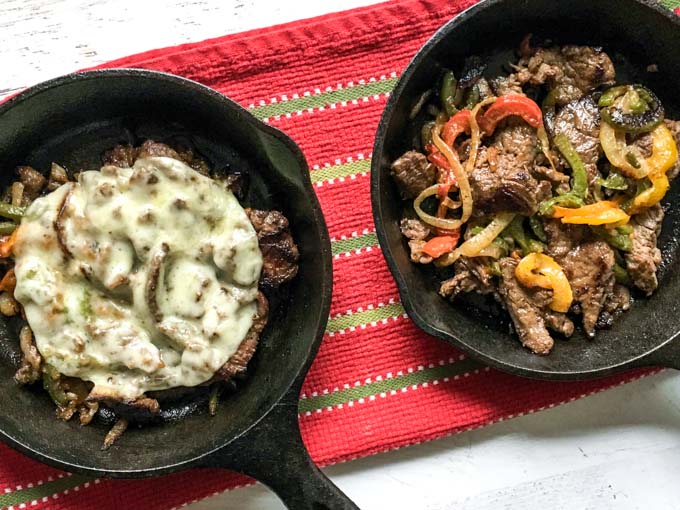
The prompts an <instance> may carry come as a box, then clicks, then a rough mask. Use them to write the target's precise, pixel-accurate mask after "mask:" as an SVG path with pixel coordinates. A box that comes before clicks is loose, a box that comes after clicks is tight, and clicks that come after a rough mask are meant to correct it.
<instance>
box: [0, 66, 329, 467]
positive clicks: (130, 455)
mask: <svg viewBox="0 0 680 510" xmlns="http://www.w3.org/2000/svg"><path fill="white" fill-rule="evenodd" d="M147 138H152V139H155V140H158V141H167V140H171V139H180V140H181V139H184V140H185V141H188V142H190V144H191V145H193V146H194V147H195V148H196V149H197V150H198V151H199V152H200V153H201V155H202V156H204V157H205V158H206V159H207V160H208V162H209V163H210V164H211V166H212V167H213V168H218V169H224V168H231V169H232V170H235V169H239V170H243V171H246V172H247V173H248V174H249V176H250V178H251V179H250V180H251V185H250V196H249V197H248V199H247V200H246V201H244V202H245V204H247V205H252V206H255V207H259V208H277V209H279V210H281V211H283V212H284V214H285V215H286V216H287V217H288V219H289V220H290V224H291V229H292V232H293V236H294V238H295V240H296V242H297V243H298V246H299V248H300V252H301V259H300V266H299V267H300V271H299V274H298V276H297V277H296V278H295V279H294V280H293V281H292V282H291V283H290V284H289V285H288V286H287V289H286V292H285V294H281V295H276V296H273V298H272V299H271V302H270V304H271V316H270V320H269V324H268V326H267V328H266V329H265V331H264V333H263V334H262V336H261V338H260V346H259V348H258V350H257V353H256V355H255V357H254V359H253V360H252V361H251V365H250V371H249V372H250V376H249V377H248V378H247V379H246V380H245V381H243V382H242V383H240V387H239V390H238V391H237V392H235V393H233V394H231V395H229V396H228V397H227V398H226V399H223V403H222V405H221V406H220V407H219V411H218V415H217V416H216V417H214V418H211V417H209V416H207V413H205V412H204V411H203V410H204V409H205V396H203V398H198V399H195V398H194V399H189V400H184V401H177V402H174V403H164V404H163V406H164V408H165V412H164V421H165V422H166V423H165V424H162V425H157V426H149V427H145V428H142V429H139V430H131V431H128V432H127V433H126V434H125V436H124V437H123V439H121V440H120V441H119V442H118V443H116V445H114V447H113V448H111V450H110V451H108V452H101V451H100V450H99V449H100V447H101V444H102V440H103V437H104V434H105V433H106V431H107V425H105V424H104V423H100V424H97V423H94V424H93V425H91V426H89V427H82V428H81V427H80V426H79V425H78V424H77V423H76V422H77V420H73V421H72V422H69V423H63V422H60V421H57V420H56V418H55V416H54V406H53V404H52V402H51V401H50V399H49V397H48V396H47V394H46V393H45V392H44V391H42V390H41V389H39V388H35V389H34V390H29V389H26V388H23V387H20V386H18V385H17V384H16V383H15V382H14V381H13V374H14V371H15V369H16V367H17V366H18V360H19V354H18V346H17V338H18V337H17V324H16V323H15V322H14V321H6V320H3V321H0V395H1V397H0V400H1V401H2V407H3V409H2V412H0V434H2V433H4V434H5V435H6V436H7V438H8V439H10V441H11V442H13V443H14V444H15V445H16V446H19V447H20V448H23V449H25V450H30V451H31V452H32V453H33V455H34V456H37V457H39V458H41V459H43V460H47V461H51V462H52V463H55V462H57V463H60V465H62V466H64V467H67V468H70V469H72V470H74V469H75V470H79V469H80V470H83V469H86V470H98V471H100V474H102V473H106V474H110V475H116V476H123V475H125V476H130V475H134V474H146V475H150V474H157V473H158V472H159V471H165V470H168V469H170V468H172V467H176V466H178V465H180V464H183V463H187V462H189V461H191V460H193V459H197V458H198V457H200V456H202V455H204V454H206V453H207V452H209V451H212V450H213V449H215V448H218V447H220V446H223V445H224V444H226V443H228V442H229V441H231V440H232V439H234V438H236V437H237V436H238V435H240V434H242V433H243V432H244V431H245V430H247V429H248V427H249V426H251V425H252V424H253V423H255V422H256V421H257V420H258V419H259V418H260V417H262V416H263V415H264V414H265V413H266V412H267V411H268V410H269V409H270V408H271V407H272V406H273V405H274V404H275V403H276V402H277V401H278V400H279V399H280V398H281V396H282V395H283V394H284V393H285V392H286V390H287V389H288V388H289V387H290V386H291V383H292V382H293V381H294V380H295V379H296V377H297V375H298V374H300V373H301V372H303V371H304V370H306V368H307V367H308V364H309V363H310V362H311V358H312V356H313V354H314V352H315V349H316V347H317V345H318V341H317V340H318V337H319V336H320V335H319V329H320V328H322V325H323V324H325V319H326V317H327V315H328V305H329V301H330V281H331V273H330V265H331V263H330V254H329V250H328V241H327V234H326V231H325V225H324V223H323V219H322V217H321V213H320V210H319V207H318V202H317V201H316V199H315V196H314V193H313V190H312V188H311V184H310V182H309V177H308V169H307V166H306V164H305V162H304V159H303V158H302V156H301V154H300V152H299V149H297V148H296V147H295V146H294V144H293V143H292V142H290V140H288V139H287V138H286V137H285V136H283V135H282V134H281V133H280V132H278V131H277V130H275V129H273V128H269V127H268V126H263V125H262V124H261V123H259V121H256V120H255V119H254V118H253V117H252V116H250V115H249V114H247V113H246V112H245V110H243V109H242V108H240V107H238V106H237V105H236V104H235V103H233V102H231V101H229V100H227V99H225V98H224V97H223V96H221V95H219V94H218V93H216V92H214V91H211V90H210V89H207V88H206V87H203V86H201V85H198V84H195V83H193V82H190V81H188V80H182V79H180V78H177V77H171V76H169V75H163V74H161V73H150V72H145V71H139V70H116V71H103V72H101V71H100V72H91V73H84V74H82V75H75V76H71V77H65V78H60V79H57V80H54V81H52V82H47V83H46V84H44V85H40V86H38V87H35V88H34V89H31V90H30V91H29V92H27V93H25V94H23V95H22V96H20V97H18V98H16V99H15V100H13V101H11V102H9V103H8V104H6V105H3V106H1V107H0V161H2V164H3V170H4V171H3V174H2V177H1V179H2V184H3V185H6V184H7V183H8V182H10V181H11V179H12V170H13V168H14V167H15V166H16V165H18V164H30V165H32V166H34V167H36V168H38V169H42V170H45V169H49V165H50V162H52V161H56V162H59V163H62V164H63V165H64V166H66V167H67V168H68V169H70V170H74V171H75V170H78V169H82V168H98V167H99V166H100V155H101V153H102V151H104V150H105V149H107V148H110V147H112V146H113V145H115V144H116V143H120V142H131V143H133V144H134V143H137V144H138V143H141V142H142V141H143V140H145V139H147ZM182 415H188V416H186V418H185V419H182V420H176V418H178V417H179V416H182ZM142 470H146V471H147V472H146V473H141V471H142Z"/></svg>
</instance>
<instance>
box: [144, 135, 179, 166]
mask: <svg viewBox="0 0 680 510" xmlns="http://www.w3.org/2000/svg"><path fill="white" fill-rule="evenodd" d="M157 157H164V158H173V159H177V160H179V161H183V160H182V158H181V157H180V155H179V154H178V153H177V151H176V150H175V149H173V148H172V147H170V146H169V145H166V144H164V143H159V142H154V141H153V140H147V141H146V142H144V143H143V144H142V146H141V147H140V148H139V150H138V152H137V157H136V158H135V159H142V158H157Z"/></svg>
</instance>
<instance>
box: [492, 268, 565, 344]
mask: <svg viewBox="0 0 680 510" xmlns="http://www.w3.org/2000/svg"><path fill="white" fill-rule="evenodd" d="M500 266H501V282H500V285H499V288H498V291H499V293H500V296H501V299H502V301H503V303H504V304H505V307H506V308H507V310H508V312H509V313H510V317H511V318H512V322H513V324H514V325H515V330H516V331H517V335H518V336H519V339H520V341H521V342H522V345H523V346H524V347H527V348H528V349H531V350H532V351H533V352H534V353H536V354H548V353H549V352H550V350H551V349H552V347H553V344H554V341H553V339H552V337H551V336H550V333H548V329H547V327H546V323H545V320H544V318H543V314H542V312H541V308H540V307H539V306H537V304H536V302H535V301H534V294H535V293H534V292H532V291H531V290H530V289H526V288H525V287H523V286H522V285H521V284H520V283H519V282H518V281H517V278H515V268H516V267H517V261H516V260H515V259H512V258H510V257H507V258H504V259H502V260H501V261H500ZM541 301H544V300H543V299H541Z"/></svg>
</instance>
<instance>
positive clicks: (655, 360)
mask: <svg viewBox="0 0 680 510" xmlns="http://www.w3.org/2000/svg"><path fill="white" fill-rule="evenodd" d="M636 365H638V366H645V367H652V366H656V367H665V368H674V369H675V370H680V339H678V338H675V339H673V340H670V341H669V342H666V343H665V344H664V345H662V346H661V347H659V348H658V349H656V350H654V351H652V352H651V353H650V354H648V355H646V356H644V357H643V358H642V359H640V360H639V361H638V362H637V363H636Z"/></svg>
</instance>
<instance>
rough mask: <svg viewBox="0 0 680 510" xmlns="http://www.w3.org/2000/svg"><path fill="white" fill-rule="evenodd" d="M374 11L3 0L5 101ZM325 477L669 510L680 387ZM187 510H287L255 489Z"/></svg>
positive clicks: (649, 388) (449, 499) (575, 509)
mask: <svg viewBox="0 0 680 510" xmlns="http://www.w3.org/2000/svg"><path fill="white" fill-rule="evenodd" d="M370 3H376V2H374V1H372V0H325V1H323V2H307V1H304V0H287V1H285V2H277V1H273V0H272V1H268V0H168V1H162V0H148V1H144V0H1V1H0V43H1V44H0V64H1V65H0V70H1V72H0V97H3V96H5V95H7V94H10V93H12V92H14V91H17V90H19V89H21V88H23V87H25V86H28V85H32V84H34V83H36V82H39V81H42V80H45V79H48V78H52V77H54V76H58V75H61V74H65V73H68V72H71V71H74V70H77V69H80V68H83V67H87V66H91V65H94V64H97V63H101V62H105V61H107V60H111V59H113V58H118V57H122V56H125V55H128V54H131V53H136V52H140V51H144V50H148V49H152V48H157V47H162V46H168V45H174V44H179V43H183V42H189V41H199V40H202V39H205V38H209V37H216V36H220V35H223V34H227V33H233V32H238V31H242V30H247V29H250V28H257V27H264V26H268V25H273V24H275V23H282V22H285V21H292V20H295V19H301V18H306V17H310V16H315V15H319V14H324V13H326V12H332V11H338V10H343V9H349V8H352V7H356V6H359V5H367V4H370ZM1 128H2V126H0V129H1ZM507 391H512V389H511V388H508V389H507ZM326 473H328V475H330V477H331V478H332V479H333V480H334V481H335V482H336V483H337V484H338V485H339V486H340V487H341V488H342V489H343V490H344V491H346V492H347V494H349V495H350V496H351V497H352V498H353V499H354V500H355V501H356V502H357V504H358V505H359V506H361V508H363V509H364V510H382V509H385V508H391V509H394V510H414V509H415V510H443V509H454V508H455V509H458V510H472V509H475V510H485V509H488V510H490V509H499V508H500V509H506V510H508V509H522V510H539V509H540V510H546V509H551V510H553V509H554V510H559V509H565V510H567V509H568V510H579V509H596V510H606V509H614V508H616V509H619V508H622V509H656V510H660V509H677V508H680V482H679V479H680V374H676V373H672V372H665V373H662V374H660V375H656V376H653V377H649V378H646V379H643V380H642V381H639V382H636V383H633V384H629V385H626V386H623V387H619V388H616V389H614V390H610V391H607V392H605V393H601V394H599V395H596V396H593V397H589V398H587V399H584V400H580V401H577V402H574V403H571V404H569V405H566V406H563V407H559V408H554V409H550V410H547V411H543V412H541V413H538V414H535V415H530V416H524V417H521V418H516V419H514V420H512V421H508V422H503V423H500V424H497V425H493V426H490V427H487V428H484V429H480V430H476V431H472V432H467V433H465V434H460V435H457V436H453V437H449V438H447V439H442V440H439V441H435V442H432V443H427V444H421V445H418V446H413V447H410V448H406V449H402V450H399V451H394V452H390V453H386V454H382V455H377V456H374V457H370V458H366V459H361V460H357V461H353V462H351V463H347V464H343V465H338V466H333V467H330V468H328V469H326ZM190 508H191V509H193V510H199V509H200V510H209V509H218V508H219V509H224V508H234V509H236V508H238V509H243V510H255V509H258V510H273V509H280V508H283V506H282V505H281V503H280V502H279V501H278V500H277V499H276V497H275V496H273V495H272V494H271V493H269V491H267V490H266V489H265V488H264V487H262V486H259V485H257V486H253V487H249V488H245V489H239V490H236V491H232V492H230V493H226V494H222V495H215V496H213V497H212V498H210V499H208V500H205V501H201V502H197V503H195V504H193V505H192V506H190Z"/></svg>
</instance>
